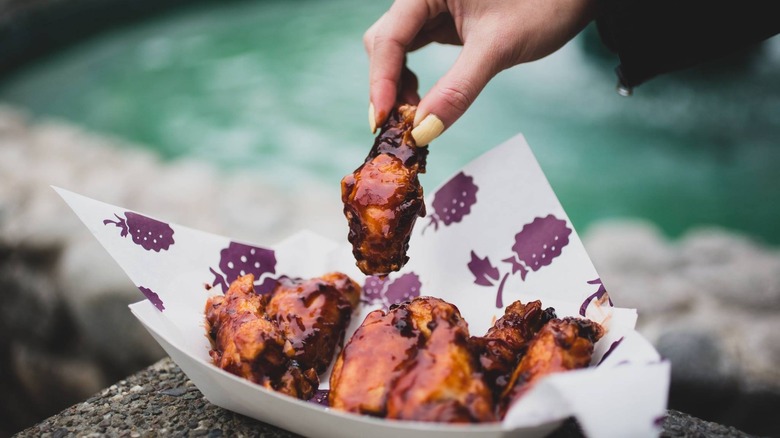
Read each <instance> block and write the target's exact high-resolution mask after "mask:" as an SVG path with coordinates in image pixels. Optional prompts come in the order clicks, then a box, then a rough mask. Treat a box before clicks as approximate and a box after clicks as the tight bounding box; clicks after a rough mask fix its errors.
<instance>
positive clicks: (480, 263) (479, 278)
mask: <svg viewBox="0 0 780 438" xmlns="http://www.w3.org/2000/svg"><path fill="white" fill-rule="evenodd" d="M468 268H469V270H470V271H471V273H472V274H474V277H475V280H474V283H476V284H478V285H480V286H493V282H494V281H498V277H499V276H500V275H501V274H500V273H499V272H498V268H496V267H495V266H493V264H491V263H490V258H489V257H485V258H484V259H482V258H479V256H478V255H477V254H476V253H475V252H474V251H471V261H470V262H469V263H468Z"/></svg>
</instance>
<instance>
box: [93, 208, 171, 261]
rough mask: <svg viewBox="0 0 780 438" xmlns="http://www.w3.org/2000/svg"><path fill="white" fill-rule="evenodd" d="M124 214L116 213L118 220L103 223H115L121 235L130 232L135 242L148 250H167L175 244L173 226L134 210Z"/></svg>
mask: <svg viewBox="0 0 780 438" xmlns="http://www.w3.org/2000/svg"><path fill="white" fill-rule="evenodd" d="M124 215H125V217H124V218H122V217H120V216H119V215H117V214H115V215H114V217H116V219H117V220H112V219H106V220H104V221H103V225H108V224H113V225H114V226H116V227H117V228H119V230H120V232H119V236H120V237H125V236H127V235H128V234H129V235H130V238H132V239H133V243H135V244H136V245H138V246H140V247H142V248H143V249H145V250H147V251H154V252H160V251H167V250H168V248H170V247H171V245H173V244H174V240H173V228H171V226H170V225H168V224H166V223H165V222H160V221H158V220H155V219H152V218H150V217H146V216H144V215H141V214H138V213H133V212H132V211H126V212H125V213H124Z"/></svg>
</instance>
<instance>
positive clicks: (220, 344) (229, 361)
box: [206, 274, 289, 385]
mask: <svg viewBox="0 0 780 438" xmlns="http://www.w3.org/2000/svg"><path fill="white" fill-rule="evenodd" d="M253 282H254V276H253V275H251V274H250V275H246V276H243V277H239V278H238V279H236V280H235V281H234V282H233V283H231V284H230V288H229V289H228V291H227V292H226V293H225V295H224V296H215V297H212V298H209V300H208V301H207V302H206V330H207V333H208V335H209V340H210V341H211V346H212V349H211V351H210V352H209V353H210V355H211V358H212V359H213V360H214V363H215V364H216V365H217V366H218V367H220V368H222V369H224V370H225V371H228V372H230V373H233V374H235V375H237V376H241V377H244V378H246V379H249V380H251V381H252V382H255V383H259V384H261V385H265V384H267V383H268V380H269V379H273V378H275V377H279V376H281V375H282V374H284V373H285V372H286V370H287V364H288V363H289V360H288V357H287V354H286V353H285V351H284V350H285V339H284V337H283V336H282V332H281V331H280V330H279V327H278V326H277V324H276V323H274V322H273V321H271V320H269V319H268V318H267V317H266V314H265V312H266V306H267V303H268V297H266V296H263V295H258V294H256V293H255V291H254V286H253Z"/></svg>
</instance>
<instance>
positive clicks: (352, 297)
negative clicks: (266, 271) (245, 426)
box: [267, 273, 360, 373]
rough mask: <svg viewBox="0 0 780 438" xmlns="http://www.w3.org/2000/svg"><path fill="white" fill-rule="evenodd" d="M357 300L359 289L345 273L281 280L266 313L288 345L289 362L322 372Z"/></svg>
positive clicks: (339, 340) (342, 333)
mask: <svg viewBox="0 0 780 438" xmlns="http://www.w3.org/2000/svg"><path fill="white" fill-rule="evenodd" d="M359 299H360V286H359V285H358V284H357V283H355V282H354V281H353V280H351V279H350V278H349V277H347V276H346V275H344V274H340V273H331V274H327V275H325V276H322V277H320V278H312V279H310V280H289V279H284V280H282V281H281V282H280V283H279V286H278V287H277V288H276V290H275V291H274V292H273V296H272V297H271V300H270V301H269V302H268V307H267V312H268V315H269V316H270V317H271V318H272V319H273V320H274V321H275V322H277V323H278V326H279V327H280V328H281V330H282V334H283V336H284V338H285V339H286V341H287V342H288V343H289V344H290V347H291V350H288V351H289V352H290V355H291V359H294V360H295V361H297V362H298V363H299V364H300V365H301V366H302V367H304V368H314V369H315V370H316V371H317V373H322V372H324V371H325V369H326V368H327V367H328V365H329V364H330V362H331V360H332V359H333V353H335V351H336V347H338V345H339V343H341V340H342V339H343V338H344V330H346V328H347V325H349V321H350V319H351V316H352V310H353V308H354V307H355V306H357V303H358V301H359Z"/></svg>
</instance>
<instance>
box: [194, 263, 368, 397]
mask: <svg viewBox="0 0 780 438" xmlns="http://www.w3.org/2000/svg"><path fill="white" fill-rule="evenodd" d="M253 283H254V276H253V275H251V274H249V275H246V276H243V277H239V278H238V279H236V280H235V281H234V282H233V283H231V285H230V288H229V289H228V291H227V292H226V293H225V295H224V296H215V297H212V298H209V300H208V301H207V302H206V328H207V334H208V337H209V340H210V341H211V347H212V349H211V351H210V355H211V357H212V359H213V360H214V363H215V364H216V365H217V366H219V367H220V368H222V369H224V370H226V371H228V372H230V373H233V374H236V375H238V376H241V377H244V378H246V379H249V380H251V381H253V382H255V383H258V384H260V385H263V386H265V387H267V388H271V389H274V390H276V391H279V392H282V393H285V394H288V395H290V396H293V397H297V398H301V399H308V398H310V397H311V396H312V395H313V393H314V391H315V390H316V389H317V387H318V386H319V378H318V376H317V373H318V372H321V371H324V370H325V368H326V367H327V365H328V364H329V363H330V361H331V359H332V357H333V353H334V351H335V349H336V347H337V346H338V344H339V343H340V342H341V340H342V339H343V335H344V330H345V329H346V327H347V325H348V324H349V320H350V317H351V314H352V309H353V306H355V305H357V302H358V299H359V295H360V287H359V286H358V285H357V283H355V282H354V281H352V280H351V279H349V277H347V276H346V275H344V274H340V273H331V274H326V275H325V276H323V277H320V278H315V279H311V280H289V279H285V280H282V281H280V283H279V285H278V286H277V287H276V288H275V289H274V291H273V292H272V293H271V294H268V295H259V294H257V293H255V290H254V287H253Z"/></svg>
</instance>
